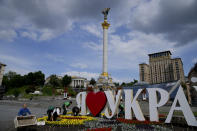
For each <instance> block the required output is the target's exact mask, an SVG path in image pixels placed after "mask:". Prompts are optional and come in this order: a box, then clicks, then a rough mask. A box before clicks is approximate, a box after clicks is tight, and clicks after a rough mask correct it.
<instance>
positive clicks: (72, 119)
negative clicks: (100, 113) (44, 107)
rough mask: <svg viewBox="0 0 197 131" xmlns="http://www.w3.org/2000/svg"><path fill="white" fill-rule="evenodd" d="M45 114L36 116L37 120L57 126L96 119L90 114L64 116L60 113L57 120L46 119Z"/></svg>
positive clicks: (78, 123)
mask: <svg viewBox="0 0 197 131" xmlns="http://www.w3.org/2000/svg"><path fill="white" fill-rule="evenodd" d="M47 118H48V117H47V116H44V117H42V118H38V121H45V122H46V124H47V125H57V126H58V125H59V126H69V125H82V124H84V122H86V121H92V120H96V119H95V118H93V117H90V116H65V115H60V117H59V119H58V121H47Z"/></svg>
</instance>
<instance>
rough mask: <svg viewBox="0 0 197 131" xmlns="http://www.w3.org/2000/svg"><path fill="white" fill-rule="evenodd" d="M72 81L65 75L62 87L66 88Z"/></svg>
mask: <svg viewBox="0 0 197 131" xmlns="http://www.w3.org/2000/svg"><path fill="white" fill-rule="evenodd" d="M71 81H72V79H71V77H70V76H68V75H65V76H64V77H63V78H62V85H63V86H64V87H67V86H68V85H69V84H70V83H71Z"/></svg>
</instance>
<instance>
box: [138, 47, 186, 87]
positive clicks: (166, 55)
mask: <svg viewBox="0 0 197 131" xmlns="http://www.w3.org/2000/svg"><path fill="white" fill-rule="evenodd" d="M171 55H172V54H171V52H170V51H164V52H158V53H153V54H149V65H148V64H145V63H142V64H139V68H140V81H144V82H147V83H149V84H156V83H164V82H172V81H176V80H181V81H183V82H184V81H185V78H184V71H183V63H182V61H181V58H174V59H172V58H171Z"/></svg>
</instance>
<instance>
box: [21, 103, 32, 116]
mask: <svg viewBox="0 0 197 131" xmlns="http://www.w3.org/2000/svg"><path fill="white" fill-rule="evenodd" d="M27 114H29V115H31V112H30V111H29V109H28V108H27V105H26V104H24V105H23V108H21V109H20V110H19V112H18V116H26V115H27Z"/></svg>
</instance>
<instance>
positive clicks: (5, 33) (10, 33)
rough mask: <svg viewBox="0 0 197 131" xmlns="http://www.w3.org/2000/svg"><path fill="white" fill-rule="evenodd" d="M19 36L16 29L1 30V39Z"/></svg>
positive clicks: (12, 38) (9, 39) (8, 39)
mask: <svg viewBox="0 0 197 131" xmlns="http://www.w3.org/2000/svg"><path fill="white" fill-rule="evenodd" d="M16 37H17V34H16V32H15V31H14V30H11V29H8V30H0V39H2V40H7V41H13V40H14V39H15V38H16Z"/></svg>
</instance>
